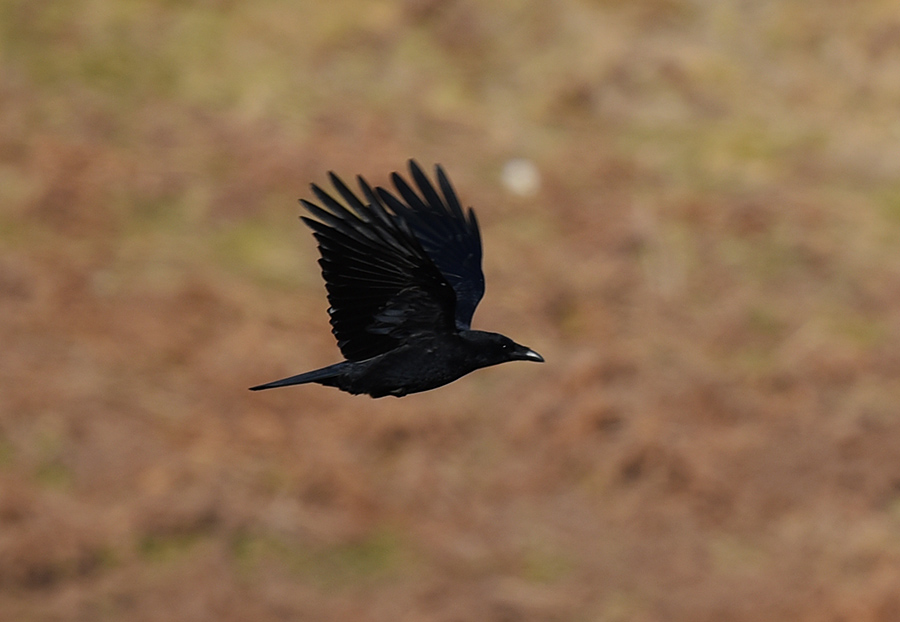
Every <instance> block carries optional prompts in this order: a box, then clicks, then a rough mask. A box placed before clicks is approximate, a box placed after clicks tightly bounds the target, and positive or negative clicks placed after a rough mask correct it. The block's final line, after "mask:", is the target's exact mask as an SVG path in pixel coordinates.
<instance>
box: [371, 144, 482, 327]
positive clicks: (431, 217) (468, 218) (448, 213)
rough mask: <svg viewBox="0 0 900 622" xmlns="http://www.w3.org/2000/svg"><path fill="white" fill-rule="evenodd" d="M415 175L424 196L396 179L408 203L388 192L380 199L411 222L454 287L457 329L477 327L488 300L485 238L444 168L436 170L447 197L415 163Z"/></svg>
mask: <svg viewBox="0 0 900 622" xmlns="http://www.w3.org/2000/svg"><path fill="white" fill-rule="evenodd" d="M409 171H410V173H412V178H413V180H414V181H415V183H416V186H418V189H419V193H421V196H420V195H419V193H416V191H415V190H413V189H412V188H411V187H410V186H409V184H408V183H406V181H405V180H404V179H403V178H402V177H400V175H398V174H397V173H394V174H393V175H391V180H392V181H393V182H394V187H396V189H397V192H398V193H399V195H400V197H401V198H402V200H401V198H398V197H396V196H395V195H393V194H391V193H390V192H389V191H387V190H385V189H384V188H378V197H379V198H380V199H381V200H382V201H383V202H384V204H385V205H387V206H388V207H389V208H390V209H391V211H393V212H394V213H395V214H397V215H398V216H400V217H401V218H403V220H405V221H406V223H407V224H408V225H409V227H410V229H412V231H413V233H415V235H416V237H417V238H418V240H419V243H420V244H421V246H422V248H424V249H425V252H426V253H428V256H429V257H430V258H431V260H432V261H433V262H434V263H435V265H436V266H437V267H438V269H439V270H440V271H441V274H442V275H443V276H444V278H445V279H446V280H447V282H448V283H450V285H451V287H453V291H454V292H455V293H456V314H455V318H454V320H455V322H456V326H457V328H459V329H467V328H469V327H470V326H471V324H472V316H473V315H474V314H475V307H477V306H478V303H479V301H480V300H481V297H482V296H484V273H483V272H482V271H481V234H480V233H479V230H478V221H477V220H476V219H475V212H474V211H472V208H469V210H468V213H464V212H463V210H462V207H461V206H460V204H459V199H457V197H456V193H455V192H454V191H453V186H451V185H450V180H449V179H447V175H446V174H445V173H444V169H443V168H441V166H440V165H437V166H435V171H436V173H437V180H438V186H439V187H440V190H441V194H438V192H437V190H436V189H435V187H434V186H433V185H432V184H431V182H430V181H429V180H428V177H426V176H425V173H423V172H422V169H421V168H419V165H418V164H416V162H415V160H410V161H409ZM441 195H443V197H442V196H441Z"/></svg>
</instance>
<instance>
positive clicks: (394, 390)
mask: <svg viewBox="0 0 900 622" xmlns="http://www.w3.org/2000/svg"><path fill="white" fill-rule="evenodd" d="M409 170H410V173H411V175H412V179H413V181H414V182H415V185H416V186H417V187H418V192H416V191H415V190H413V189H412V187H411V186H410V185H409V184H408V183H407V182H406V181H405V180H404V179H403V178H402V177H401V176H400V175H399V174H397V173H393V174H392V175H391V180H392V181H393V184H394V187H395V188H396V194H393V193H391V192H390V191H388V190H385V189H384V188H381V187H379V188H376V189H374V190H373V189H372V187H371V186H369V184H368V183H366V181H365V180H364V179H363V178H362V177H357V181H358V183H359V187H360V190H361V192H362V197H363V198H362V199H361V198H360V197H358V196H357V195H356V194H354V193H353V191H351V190H350V189H349V188H348V187H347V186H346V185H345V184H344V182H343V181H341V179H340V178H339V177H338V176H337V175H335V174H334V173H329V178H330V180H331V183H332V185H333V186H334V189H335V190H336V191H337V194H338V195H340V197H341V198H342V199H343V203H341V202H340V201H338V200H337V199H336V198H334V197H333V196H331V195H330V194H328V193H327V192H325V191H324V190H322V188H320V187H319V186H317V185H315V184H312V186H311V187H312V192H313V194H314V195H315V196H316V197H317V198H318V200H319V203H320V205H317V204H315V203H312V202H310V201H306V200H303V199H301V201H300V202H301V203H302V204H303V206H304V207H305V208H306V209H307V210H308V211H309V213H310V215H311V216H312V217H313V218H309V217H306V216H301V220H303V222H304V223H306V225H307V226H309V227H310V228H311V229H312V230H313V235H314V236H315V238H316V240H317V241H318V244H319V252H320V254H321V259H319V265H320V266H321V267H322V276H323V278H324V279H325V288H326V290H327V292H328V302H329V303H330V304H331V307H330V308H329V309H328V314H329V315H330V316H331V326H332V332H333V333H334V336H335V337H336V338H337V342H338V347H339V348H340V350H341V353H342V354H343V355H344V358H345V359H346V360H345V361H342V362H340V363H336V364H334V365H329V366H327V367H323V368H321V369H317V370H314V371H310V372H306V373H304V374H299V375H297V376H291V377H290V378H284V379H283V380H276V381H274V382H269V383H266V384H261V385H259V386H255V387H251V390H253V391H258V390H260V389H272V388H275V387H286V386H289V385H294V384H304V383H308V382H317V383H319V384H322V385H326V386H331V387H337V388H338V389H341V390H342V391H347V392H348V393H353V394H360V393H367V394H369V395H371V396H372V397H383V396H385V395H394V396H397V397H400V396H403V395H407V394H408V393H417V392H419V391H427V390H429V389H434V388H437V387H440V386H442V385H445V384H447V383H449V382H452V381H454V380H456V379H458V378H460V377H462V376H464V375H466V374H468V373H469V372H472V371H475V370H476V369H480V368H482V367H488V366H490V365H497V364H499V363H505V362H507V361H538V362H543V360H544V359H543V358H542V357H541V355H540V354H538V353H537V352H535V351H534V350H531V349H529V348H527V347H525V346H522V345H519V344H517V343H515V342H514V341H513V340H511V339H509V338H508V337H505V336H503V335H500V334H498V333H489V332H484V331H480V330H472V329H471V323H472V315H473V314H474V313H475V307H477V306H478V302H479V301H480V300H481V297H482V296H483V295H484V274H483V273H482V271H481V234H480V232H479V230H478V221H477V220H476V219H475V212H474V211H473V210H472V209H471V208H469V210H468V212H467V213H466V212H463V210H462V207H461V206H460V203H459V200H458V199H457V197H456V193H455V192H454V190H453V187H452V186H451V185H450V180H449V179H447V175H446V174H445V173H444V170H443V168H441V166H440V165H437V166H436V167H435V171H436V173H437V182H438V187H439V188H440V193H438V191H437V190H436V189H435V187H434V186H433V185H432V184H431V182H430V181H429V180H428V177H426V175H425V174H424V173H423V172H422V169H421V168H419V165H418V164H416V162H415V161H414V160H410V161H409Z"/></svg>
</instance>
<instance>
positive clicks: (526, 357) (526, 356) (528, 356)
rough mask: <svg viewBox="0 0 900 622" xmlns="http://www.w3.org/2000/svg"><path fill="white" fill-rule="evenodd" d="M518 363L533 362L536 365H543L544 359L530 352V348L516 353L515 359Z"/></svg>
mask: <svg viewBox="0 0 900 622" xmlns="http://www.w3.org/2000/svg"><path fill="white" fill-rule="evenodd" d="M516 358H518V359H519V360H520V361H535V362H536V363H543V362H544V357H543V356H541V355H540V354H538V353H537V352H535V351H534V350H531V349H530V348H522V351H521V352H518V356H517V357H516Z"/></svg>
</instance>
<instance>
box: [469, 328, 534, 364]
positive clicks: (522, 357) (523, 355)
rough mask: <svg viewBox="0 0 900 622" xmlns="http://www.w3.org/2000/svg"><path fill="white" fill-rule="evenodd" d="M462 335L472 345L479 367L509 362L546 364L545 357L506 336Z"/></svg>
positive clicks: (471, 333) (492, 334)
mask: <svg viewBox="0 0 900 622" xmlns="http://www.w3.org/2000/svg"><path fill="white" fill-rule="evenodd" d="M462 335H463V338H464V339H465V340H466V341H468V342H469V343H471V344H472V351H473V353H474V354H475V355H476V356H477V358H478V361H479V363H480V364H479V365H478V367H488V366H490V365H499V364H500V363H506V362H509V361H535V362H537V363H543V362H544V357H542V356H541V355H540V354H538V353H537V352H535V351H534V350H532V349H531V348H529V347H528V346H523V345H520V344H518V343H516V342H515V341H513V340H512V339H510V338H509V337H507V336H506V335H501V334H499V333H488V332H484V331H480V330H470V331H465V332H464V333H463V334H462Z"/></svg>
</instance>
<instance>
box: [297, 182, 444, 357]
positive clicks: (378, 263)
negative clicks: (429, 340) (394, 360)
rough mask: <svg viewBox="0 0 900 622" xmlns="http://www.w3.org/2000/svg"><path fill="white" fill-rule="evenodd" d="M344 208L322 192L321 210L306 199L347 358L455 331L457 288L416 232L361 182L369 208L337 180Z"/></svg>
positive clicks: (334, 326) (337, 331)
mask: <svg viewBox="0 0 900 622" xmlns="http://www.w3.org/2000/svg"><path fill="white" fill-rule="evenodd" d="M329 177H330V179H331V183H332V184H333V185H334V188H335V190H336V191H337V193H338V194H339V195H340V197H341V198H342V199H343V200H344V203H345V204H346V205H344V204H342V203H341V202H339V201H338V200H337V199H335V198H334V197H332V196H331V195H329V194H328V193H327V192H325V191H324V190H322V189H321V188H320V187H318V186H317V185H315V184H313V185H312V191H313V193H314V194H315V195H316V197H317V198H318V200H319V202H320V203H321V205H316V204H315V203H312V202H310V201H306V200H302V199H301V203H302V204H303V206H304V207H306V209H307V210H308V211H309V212H310V214H311V215H312V216H313V217H314V218H308V217H305V216H302V217H301V219H302V220H303V222H304V223H306V224H307V225H308V226H309V227H310V228H311V229H312V230H313V235H314V236H315V238H316V240H317V241H318V243H319V252H320V253H321V259H319V265H320V266H321V267H322V276H323V277H324V279H325V288H326V290H327V291H328V301H329V303H330V304H331V307H330V308H329V310H328V313H329V315H330V316H331V327H332V332H333V333H334V336H335V337H336V338H337V341H338V347H339V348H340V349H341V353H342V354H343V355H344V357H345V358H347V359H348V360H351V361H359V360H364V359H367V358H371V357H373V356H377V355H378V354H383V353H384V352H387V351H389V350H392V349H394V348H396V347H397V346H398V345H400V344H401V343H403V341H404V340H406V339H407V338H409V337H410V336H413V335H417V334H426V333H438V332H449V331H452V330H453V329H454V315H455V307H456V301H455V296H454V293H453V289H452V287H451V286H450V284H449V283H448V282H447V280H446V279H445V278H444V276H443V275H442V274H441V272H440V270H438V268H437V267H436V266H435V264H434V262H433V261H432V259H431V258H430V257H429V255H428V254H427V253H426V252H425V250H424V249H423V248H422V245H421V243H420V242H419V240H418V239H417V237H416V235H415V234H414V233H413V231H411V230H410V227H409V225H407V224H406V222H405V221H404V220H403V219H402V218H398V217H397V216H396V215H394V214H391V213H389V212H388V211H387V210H385V206H384V204H383V203H382V201H381V200H380V199H379V197H378V196H377V195H376V194H375V192H373V191H372V188H371V187H370V186H369V185H368V184H367V183H366V181H365V180H364V179H363V178H362V177H359V178H358V181H359V186H360V189H361V190H362V193H363V195H364V197H365V202H363V201H362V200H360V199H359V197H357V196H356V195H355V194H354V193H353V192H352V191H351V190H350V189H349V188H348V187H347V186H346V185H345V184H344V182H342V181H341V180H340V178H338V177H337V175H335V174H334V173H329Z"/></svg>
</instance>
